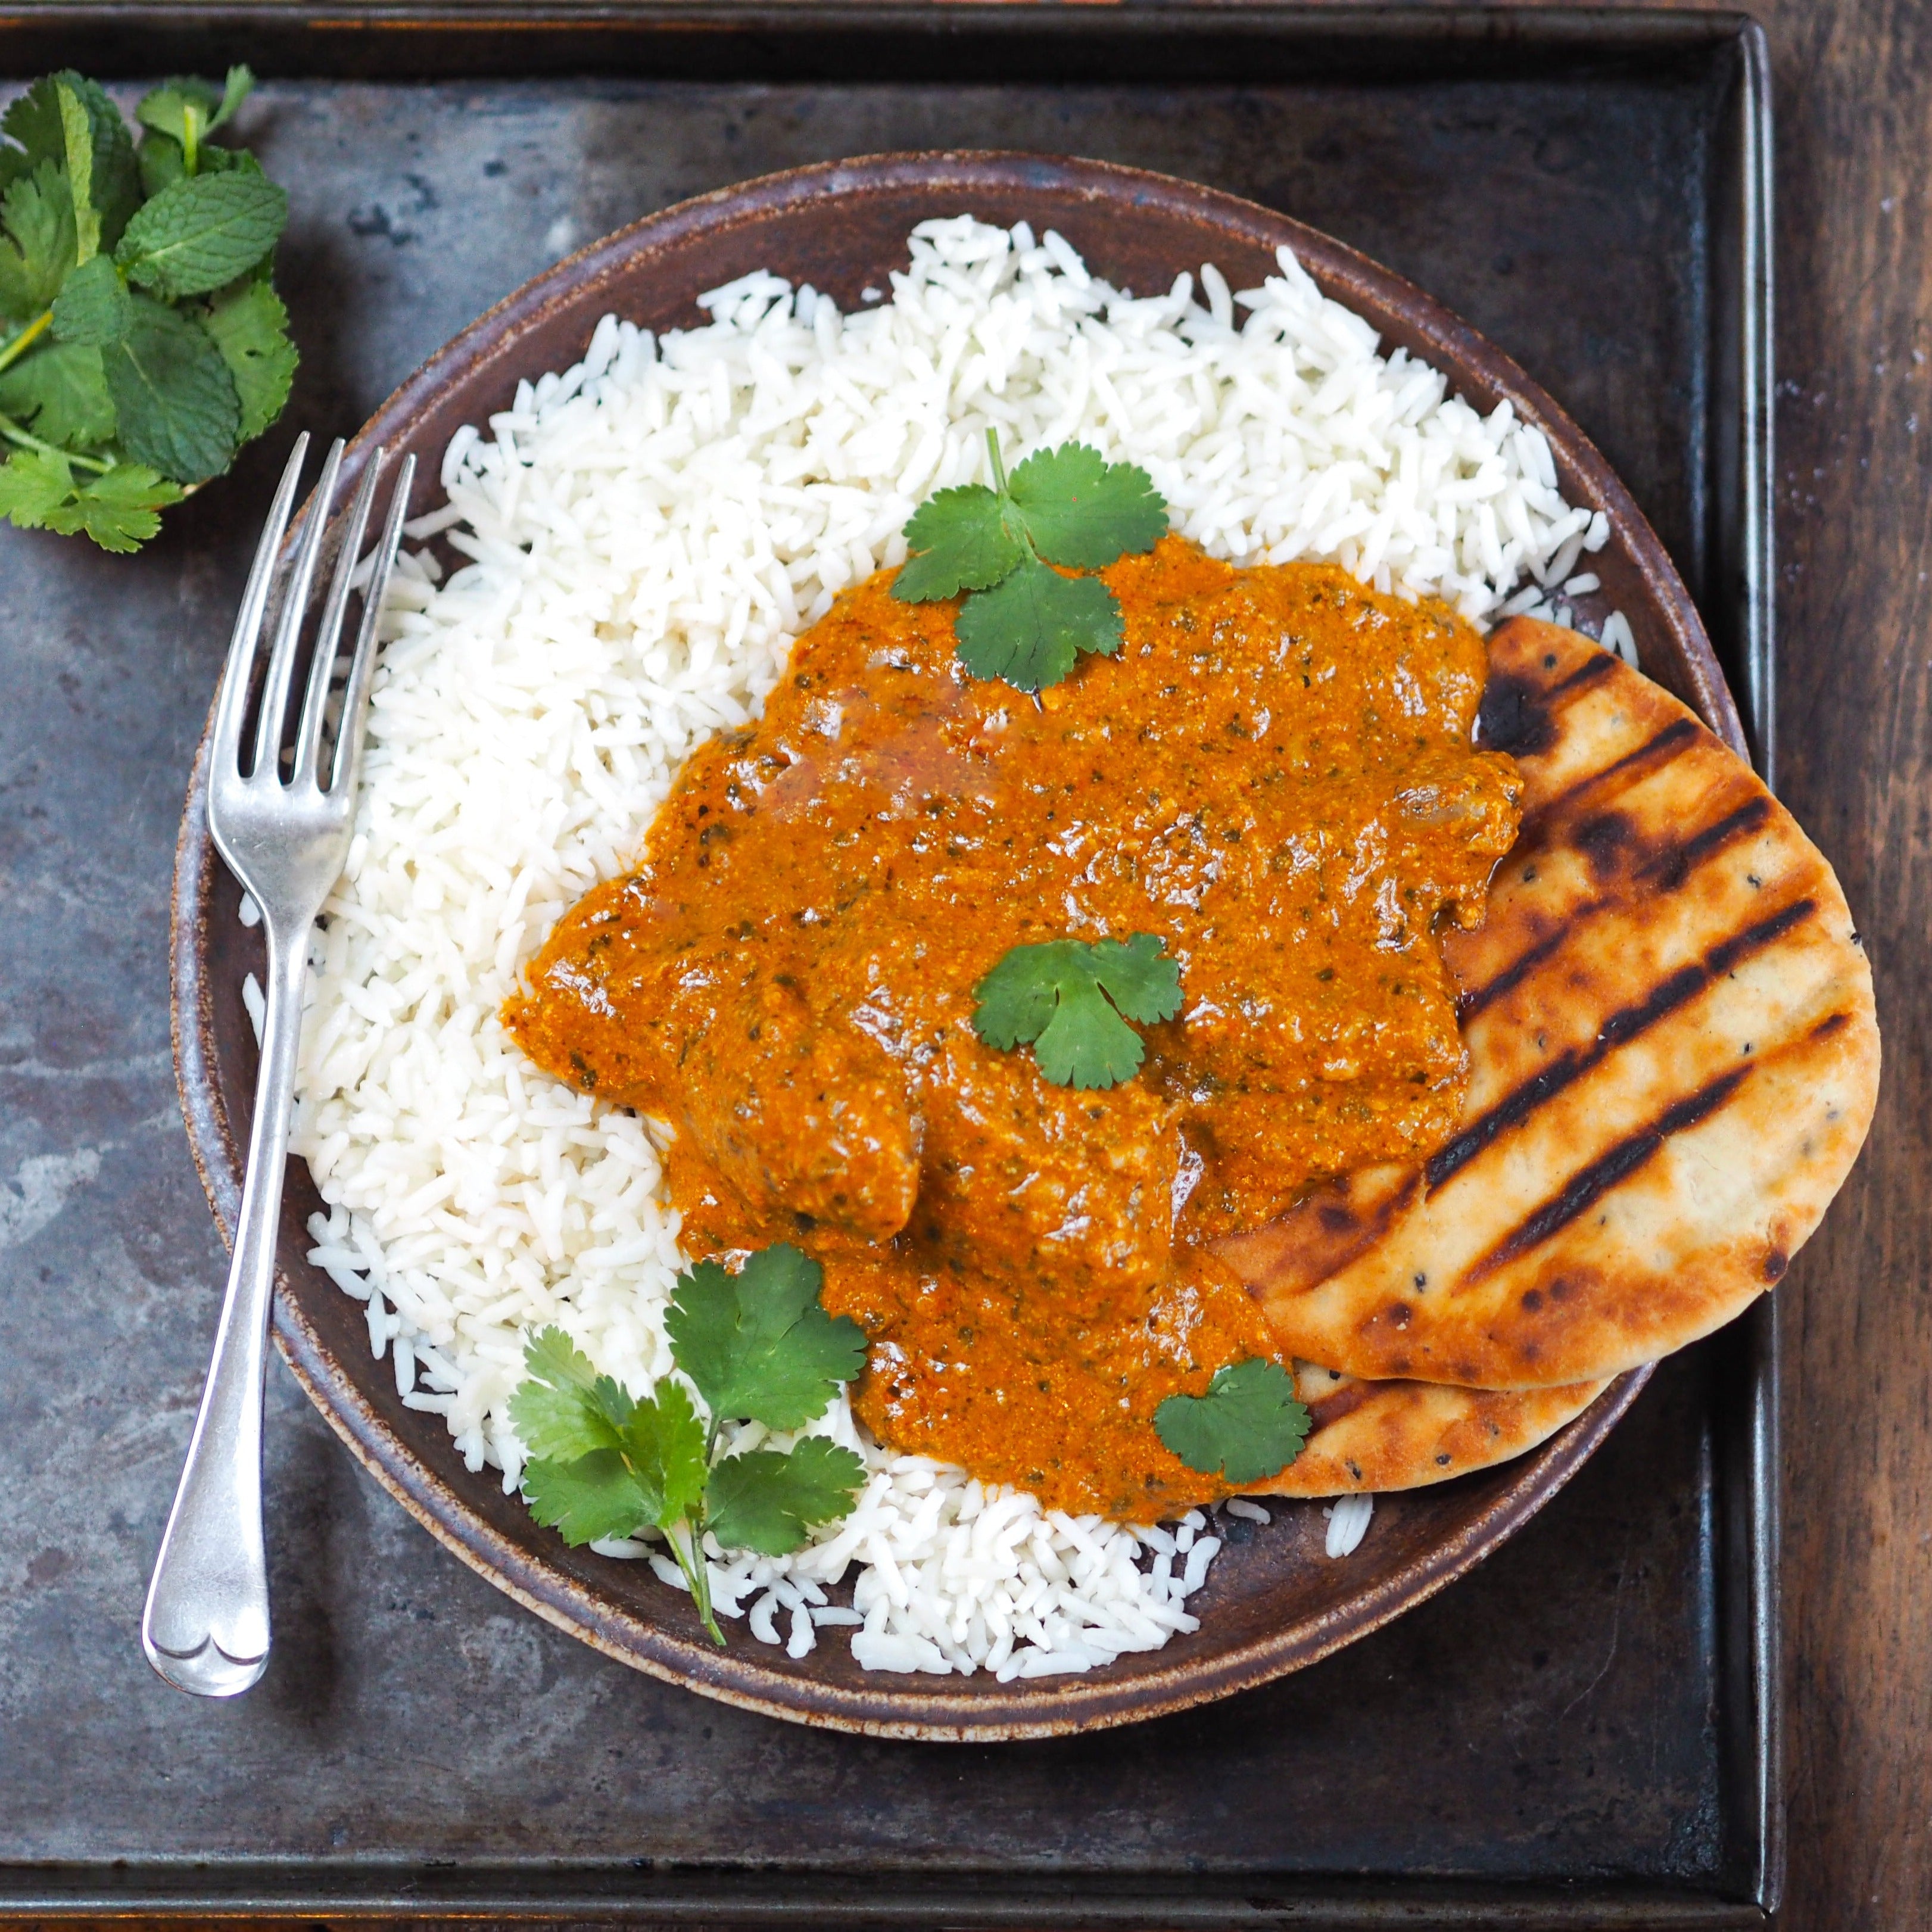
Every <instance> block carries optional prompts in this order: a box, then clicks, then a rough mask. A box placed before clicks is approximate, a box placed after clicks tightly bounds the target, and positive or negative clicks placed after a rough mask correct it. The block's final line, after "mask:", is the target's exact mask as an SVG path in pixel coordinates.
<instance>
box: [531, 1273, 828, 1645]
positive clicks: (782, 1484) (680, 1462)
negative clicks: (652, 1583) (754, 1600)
mask: <svg viewBox="0 0 1932 1932" xmlns="http://www.w3.org/2000/svg"><path fill="white" fill-rule="evenodd" d="M822 1280H823V1271H821V1270H820V1267H819V1265H818V1264H817V1262H814V1261H812V1260H811V1259H809V1258H808V1257H807V1256H805V1255H802V1254H801V1253H799V1251H798V1250H797V1249H796V1248H794V1247H790V1246H788V1245H787V1244H784V1243H780V1244H778V1245H777V1246H776V1247H769V1248H763V1249H760V1250H759V1251H758V1252H757V1253H756V1254H754V1255H753V1256H751V1258H750V1259H748V1261H747V1262H745V1265H744V1267H743V1268H742V1269H741V1270H740V1271H739V1272H738V1273H737V1274H730V1273H728V1272H727V1271H726V1270H725V1269H724V1268H722V1267H721V1266H720V1265H718V1263H717V1262H699V1263H698V1264H697V1265H696V1266H695V1267H694V1268H690V1269H688V1270H687V1271H685V1273H684V1274H681V1275H679V1277H678V1282H677V1293H676V1295H675V1297H674V1298H673V1300H672V1302H671V1305H670V1311H669V1313H668V1314H667V1316H666V1318H665V1322H664V1328H665V1331H666V1332H667V1334H668V1335H669V1337H670V1346H671V1358H672V1360H673V1361H674V1362H675V1363H676V1365H677V1367H678V1369H679V1371H680V1372H681V1373H682V1376H684V1379H685V1382H689V1384H690V1385H691V1388H694V1389H695V1390H696V1391H697V1395H698V1397H699V1399H700V1401H701V1402H702V1403H703V1407H704V1413H703V1414H702V1415H700V1412H699V1410H698V1409H697V1406H696V1404H694V1403H693V1402H692V1400H691V1394H690V1391H688V1390H687V1389H686V1388H685V1383H684V1382H679V1381H677V1380H676V1379H673V1378H672V1377H670V1376H666V1377H665V1378H664V1379H663V1380H662V1381H661V1382H659V1383H658V1385H657V1388H655V1391H653V1392H652V1394H649V1395H647V1396H646V1397H644V1398H643V1400H641V1401H640V1400H637V1398H636V1397H633V1396H632V1395H631V1394H630V1392H629V1391H628V1390H627V1389H625V1388H623V1387H622V1386H621V1385H619V1383H618V1382H615V1381H614V1380H613V1379H612V1378H611V1377H610V1376H600V1375H598V1373H596V1371H595V1370H594V1369H593V1368H592V1367H591V1365H590V1364H589V1361H587V1360H586V1358H584V1357H583V1355H580V1353H578V1352H577V1349H575V1348H574V1347H573V1346H571V1341H570V1338H569V1337H568V1336H567V1335H565V1334H564V1332H563V1331H562V1329H560V1328H546V1329H544V1330H543V1331H541V1333H540V1334H537V1335H535V1336H533V1337H532V1338H531V1339H530V1340H529V1342H527V1343H526V1344H525V1346H524V1352H523V1363H524V1367H525V1368H526V1370H528V1372H529V1379H528V1380H527V1381H526V1382H523V1383H522V1384H521V1385H520V1386H519V1387H518V1388H517V1392H516V1394H515V1395H514V1397H512V1398H511V1403H510V1420H511V1422H513V1423H514V1424H515V1426H516V1430H517V1435H518V1436H520V1437H521V1438H522V1439H523V1446H524V1447H525V1448H526V1449H528V1450H529V1452H530V1460H529V1462H527V1463H525V1464H524V1466H523V1496H524V1499H525V1501H526V1502H527V1503H528V1504H529V1508H530V1512H531V1514H532V1515H533V1516H535V1518H536V1520H538V1522H539V1523H542V1524H544V1525H545V1526H547V1527H548V1528H550V1529H556V1530H559V1531H560V1532H562V1536H563V1539H564V1541H565V1542H566V1543H568V1544H571V1545H572V1546H575V1545H577V1544H586V1543H592V1542H595V1541H599V1540H601V1539H602V1538H606V1537H624V1536H632V1535H636V1534H637V1532H639V1531H640V1530H643V1529H658V1530H661V1531H662V1532H663V1533H664V1538H665V1541H667V1542H668V1543H669V1544H670V1549H671V1553H672V1555H673V1556H674V1557H675V1558H676V1559H677V1565H678V1568H679V1569H680V1570H681V1571H683V1573H684V1578H685V1582H686V1583H687V1584H688V1585H689V1586H690V1589H691V1598H692V1601H694V1603H695V1604H697V1613H698V1616H699V1617H700V1619H702V1620H703V1625H704V1628H706V1630H707V1631H709V1632H710V1634H711V1636H712V1639H713V1640H715V1642H716V1643H719V1644H720V1645H721V1644H722V1643H724V1634H723V1633H722V1632H721V1631H720V1630H719V1629H718V1622H717V1619H716V1617H715V1615H714V1614H713V1613H712V1607H711V1577H710V1572H709V1569H708V1568H706V1563H705V1559H704V1539H705V1538H706V1535H709V1536H712V1537H713V1538H715V1539H716V1541H717V1542H718V1545H719V1547H721V1548H723V1549H726V1550H757V1552H759V1553H760V1554H761V1555H763V1556H788V1555H789V1554H790V1553H791V1552H792V1551H793V1550H796V1549H798V1548H799V1547H801V1546H802V1544H804V1543H805V1540H806V1538H808V1536H809V1535H811V1531H812V1530H813V1529H814V1528H816V1527H817V1526H818V1525H819V1524H820V1523H832V1522H835V1521H836V1520H837V1519H838V1518H839V1517H842V1516H844V1515H845V1514H847V1512H848V1511H850V1508H851V1507H852V1499H853V1496H854V1495H855V1494H856V1493H857V1491H858V1489H859V1485H860V1484H861V1483H862V1482H863V1481H864V1480H865V1465H864V1464H863V1463H861V1462H860V1461H859V1458H858V1457H856V1456H855V1455H853V1453H852V1451H850V1450H849V1449H846V1448H841V1447H840V1446H839V1445H838V1444H836V1443H835V1442H827V1441H826V1439H825V1438H824V1437H823V1436H806V1437H805V1438H804V1439H802V1441H801V1442H799V1443H797V1444H796V1445H795V1446H794V1447H793V1448H791V1449H790V1450H789V1451H787V1452H785V1453H784V1454H779V1453H778V1452H777V1451H774V1450H769V1449H753V1450H749V1451H743V1452H742V1453H740V1454H736V1455H730V1456H724V1457H720V1456H719V1455H718V1439H719V1437H720V1435H721V1432H722V1431H723V1430H724V1425H725V1424H727V1422H757V1423H762V1424H763V1425H764V1427H766V1428H767V1429H769V1430H774V1431H777V1432H779V1433H783V1432H785V1431H788V1430H796V1429H802V1428H803V1427H805V1425H806V1424H808V1423H811V1422H814V1421H817V1418H819V1417H820V1416H821V1415H823V1414H824V1413H825V1410H826V1405H827V1404H828V1403H830V1401H831V1400H832V1397H834V1396H835V1394H837V1393H838V1390H839V1388H841V1386H842V1385H844V1384H845V1383H846V1382H850V1380H851V1379H852V1378H853V1376H856V1374H857V1373H859V1370H860V1368H861V1367H863V1365H864V1363H865V1333H864V1331H862V1329H861V1328H859V1325H858V1324H857V1323H856V1322H853V1321H852V1320H851V1319H850V1318H849V1317H847V1316H842V1315H841V1316H838V1317H837V1318H836V1319H835V1318H833V1317H832V1316H829V1315H828V1314H826V1312H825V1310H824V1309H823V1307H822V1306H820V1302H819V1298H818V1292H819V1288H820V1283H821V1282H822Z"/></svg>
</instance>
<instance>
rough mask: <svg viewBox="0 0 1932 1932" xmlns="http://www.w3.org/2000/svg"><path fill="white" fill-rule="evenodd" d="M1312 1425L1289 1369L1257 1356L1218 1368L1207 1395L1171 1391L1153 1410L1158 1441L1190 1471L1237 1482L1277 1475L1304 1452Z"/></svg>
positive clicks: (1253, 1481)
mask: <svg viewBox="0 0 1932 1932" xmlns="http://www.w3.org/2000/svg"><path fill="white" fill-rule="evenodd" d="M1308 1425H1309V1416H1308V1412H1307V1409H1304V1407H1303V1406H1301V1403H1298V1402H1297V1401H1296V1400H1295V1384H1294V1383H1293V1382H1292V1380H1290V1379H1289V1373H1288V1371H1287V1370H1286V1369H1284V1368H1283V1367H1282V1366H1281V1364H1280V1363H1279V1362H1271V1361H1267V1360H1265V1358H1262V1356H1259V1355H1250V1357H1249V1358H1248V1359H1247V1361H1244V1362H1237V1363H1235V1364H1234V1365H1233V1366H1232V1367H1229V1368H1225V1369H1217V1370H1215V1371H1214V1380H1213V1381H1212V1382H1210V1383H1209V1384H1208V1393H1207V1394H1205V1395H1171V1396H1169V1397H1168V1398H1167V1400H1166V1401H1165V1402H1163V1403H1162V1404H1161V1405H1160V1407H1159V1408H1158V1409H1156V1410H1155V1411H1154V1428H1155V1430H1156V1431H1157V1433H1159V1435H1160V1439H1161V1440H1162V1442H1164V1443H1166V1445H1167V1446H1168V1448H1170V1449H1171V1450H1172V1451H1173V1452H1174V1453H1175V1455H1177V1456H1178V1457H1180V1458H1181V1460H1182V1461H1183V1462H1184V1463H1186V1464H1187V1466H1188V1467H1189V1468H1190V1469H1196V1470H1199V1472H1201V1474H1202V1475H1206V1476H1223V1477H1225V1478H1226V1479H1227V1481H1229V1482H1230V1483H1235V1484H1241V1483H1258V1482H1259V1481H1261V1480H1262V1478H1264V1477H1265V1476H1273V1475H1279V1474H1280V1472H1281V1471H1283V1469H1286V1468H1287V1467H1288V1466H1289V1463H1292V1462H1293V1461H1294V1460H1295V1457H1298V1455H1300V1454H1301V1445H1302V1444H1303V1443H1304V1442H1306V1441H1307V1437H1308Z"/></svg>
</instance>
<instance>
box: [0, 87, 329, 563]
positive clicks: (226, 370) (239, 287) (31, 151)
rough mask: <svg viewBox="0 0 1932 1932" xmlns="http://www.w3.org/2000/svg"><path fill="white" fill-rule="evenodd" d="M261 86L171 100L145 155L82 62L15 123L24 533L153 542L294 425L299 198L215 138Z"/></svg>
mask: <svg viewBox="0 0 1932 1932" xmlns="http://www.w3.org/2000/svg"><path fill="white" fill-rule="evenodd" d="M253 86H254V77H253V76H252V75H251V74H250V73H249V71H248V69H247V68H245V67H236V68H230V69H229V72H228V76H227V79H226V81H225V82H224V83H223V84H222V85H221V86H215V85H214V83H211V82H208V81H205V80H171V81H169V82H167V83H166V84H165V85H163V86H160V87H157V88H155V89H154V90H153V91H152V92H150V93H149V94H148V95H147V96H146V97H145V98H144V99H143V100H142V102H141V104H140V105H139V107H138V108H137V109H136V120H137V121H138V123H139V126H140V128H141V130H142V131H141V136H140V141H139V145H138V146H137V145H136V143H135V141H134V139H133V136H131V135H130V133H129V132H128V130H127V124H126V123H125V122H124V121H123V120H122V119H121V114H120V111H119V110H118V108H116V107H115V105H114V104H113V101H110V99H109V98H107V95H106V94H105V93H104V92H103V91H102V90H101V88H100V87H99V86H97V85H96V84H95V83H94V82H92V81H91V80H86V79H84V78H83V77H82V76H81V75H80V74H76V73H74V71H71V69H69V70H65V71H62V72H61V73H59V74H49V75H48V76H47V77H46V78H44V79H43V80H37V81H36V82H35V83H34V85H33V86H31V88H29V89H28V91H27V92H26V93H25V94H23V95H21V96H20V98H19V99H18V100H17V101H14V102H13V104H12V105H11V106H10V107H9V108H8V109H7V112H6V114H5V116H4V117H0V135H4V136H5V139H0V448H4V449H6V450H7V452H9V453H8V454H7V460H6V461H5V463H4V464H0V516H4V517H7V518H8V519H10V520H11V521H12V522H13V523H16V524H17V525H19V526H20V527H22V528H23V529H52V530H56V531H58V532H61V533H62V535H69V536H71V535H74V534H75V533H77V532H83V531H84V532H86V534H87V535H89V536H90V537H92V538H93V539H94V541H95V542H96V543H97V544H100V546H101V547H102V548H103V549H104V550H122V551H125V550H134V549H136V548H138V547H139V545H140V544H142V543H143V542H145V541H146V539H147V538H149V537H151V536H152V535H154V532H155V531H156V530H157V529H159V528H160V511H162V510H163V509H164V508H166V506H167V505H169V504H170V503H173V502H178V501H179V500H180V499H181V495H182V493H183V492H184V490H185V489H187V488H188V487H192V486H193V484H198V483H202V482H205V481H207V480H208V478H210V477H211V476H217V475H220V473H221V472H223V470H225V469H226V468H227V467H228V466H229V463H232V462H233V460H234V458H235V453H236V451H237V450H238V449H239V448H240V447H241V446H242V444H243V443H247V442H248V441H250V440H251V439H252V438H254V437H258V436H260V434H262V432H263V431H264V430H266V429H267V428H269V425H271V424H272V422H274V421H275V419H276V418H277V417H278V416H280V415H281V413H282V408H283V405H284V404H285V403H286V402H287V401H288V395H289V386H290V383H291V382H292V381H293V379H294V376H295V371H296V350H295V346H294V344H293V343H291V342H290V340H289V337H288V313H287V310H285V309H284V308H283V306H282V303H281V298H280V297H279V296H277V294H276V293H275V288H274V286H273V284H272V281H271V280H270V275H271V269H272V260H273V255H274V250H275V243H276V241H277V240H278V238H279V237H280V236H281V232H282V228H283V225H284V223H285V222H286V221H287V218H288V196H287V194H286V193H284V191H283V190H282V189H281V188H280V187H277V186H276V185H275V183H274V182H272V181H270V180H269V178H267V176H266V175H264V174H263V172H262V170H261V167H260V164H259V163H257V161H256V160H255V159H254V156H253V155H251V154H249V153H248V151H246V150H245V149H243V148H229V147H223V146H218V145H215V144H214V142H212V141H211V139H210V138H209V137H210V136H211V135H213V134H214V133H215V132H216V130H217V129H219V128H221V127H224V126H226V124H227V123H228V122H229V121H231V120H232V119H233V117H234V115H235V111H236V109H237V108H238V107H240V106H241V104H242V101H244V100H245V98H247V96H248V92H249V91H250V90H251V88H253Z"/></svg>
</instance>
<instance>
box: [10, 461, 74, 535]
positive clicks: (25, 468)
mask: <svg viewBox="0 0 1932 1932" xmlns="http://www.w3.org/2000/svg"><path fill="white" fill-rule="evenodd" d="M73 494H74V467H73V466H72V465H71V463H69V462H68V460H67V458H65V457H64V456H62V455H58V453H49V452H47V451H45V450H40V449H17V450H16V451H15V452H13V455H11V456H10V457H9V458H7V460H6V461H5V463H0V517H6V518H7V519H8V520H9V521H10V522H11V523H14V524H16V525H17V526H18V527H19V528H20V529H23V530H37V529H45V528H46V523H47V520H48V518H49V517H51V516H52V515H53V514H54V512H55V511H56V510H57V509H58V508H59V507H60V505H62V504H63V503H65V502H66V501H67V499H68V498H69V497H70V496H72V495H73Z"/></svg>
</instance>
